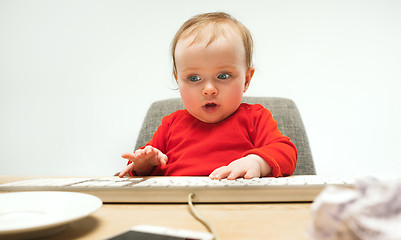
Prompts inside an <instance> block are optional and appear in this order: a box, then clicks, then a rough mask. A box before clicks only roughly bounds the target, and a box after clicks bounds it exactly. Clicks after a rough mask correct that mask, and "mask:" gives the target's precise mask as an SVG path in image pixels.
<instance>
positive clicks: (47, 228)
mask: <svg viewBox="0 0 401 240" xmlns="http://www.w3.org/2000/svg"><path fill="white" fill-rule="evenodd" d="M101 206H102V201H101V200H100V199H99V198H98V197H95V196H92V195H89V194H85V193H76V192H57V191H35V192H15V193H2V194H0V238H3V237H6V238H14V239H22V238H26V237H30V238H32V237H40V236H43V235H50V234H53V233H56V232H59V231H61V230H64V229H65V228H66V227H67V226H68V223H70V222H72V221H76V220H79V219H81V218H84V217H86V216H88V215H90V214H91V213H93V212H94V211H96V210H97V209H99V208H100V207H101Z"/></svg>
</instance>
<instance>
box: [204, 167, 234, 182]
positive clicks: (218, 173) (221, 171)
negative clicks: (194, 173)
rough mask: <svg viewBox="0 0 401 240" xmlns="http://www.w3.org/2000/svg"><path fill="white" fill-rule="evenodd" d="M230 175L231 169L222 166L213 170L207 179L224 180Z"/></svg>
mask: <svg viewBox="0 0 401 240" xmlns="http://www.w3.org/2000/svg"><path fill="white" fill-rule="evenodd" d="M230 173H231V169H230V168H229V167H227V166H223V167H219V168H217V169H215V170H214V171H213V172H212V173H211V174H210V175H209V177H210V178H211V179H216V180H220V179H223V178H226V177H227V176H228V175H230Z"/></svg>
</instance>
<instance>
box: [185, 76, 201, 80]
mask: <svg viewBox="0 0 401 240" xmlns="http://www.w3.org/2000/svg"><path fill="white" fill-rule="evenodd" d="M188 80H189V81H191V82H197V81H199V80H201V78H200V77H199V76H196V75H191V76H189V77H188Z"/></svg>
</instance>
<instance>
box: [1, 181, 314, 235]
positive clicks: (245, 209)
mask: <svg viewBox="0 0 401 240" xmlns="http://www.w3.org/2000/svg"><path fill="white" fill-rule="evenodd" d="M27 178H29V177H18V176H0V184H1V183H6V182H11V181H16V180H21V179H27ZM31 178H32V177H31ZM195 208H196V209H197V210H198V212H199V214H200V215H201V216H203V217H204V218H205V219H207V220H208V221H209V222H210V223H211V224H212V225H213V226H214V228H215V229H216V232H217V234H218V236H219V237H220V239H222V240H225V239H230V240H235V239H242V240H243V239H291V240H293V239H308V238H307V236H306V230H307V228H308V226H309V224H310V223H311V216H310V211H309V208H310V203H241V204H195ZM141 224H150V225H158V226H165V227H172V228H183V229H188V230H196V231H206V229H205V227H204V226H203V225H202V224H201V223H199V222H198V221H197V220H195V219H194V218H193V217H192V215H191V214H190V212H189V210H188V206H187V205H186V204H132V203H130V204H103V206H102V207H101V208H100V209H99V210H97V211H96V212H95V213H93V214H92V215H91V216H89V217H86V218H84V219H81V220H78V221H76V222H73V223H71V224H70V225H69V227H68V228H67V229H66V230H64V231H62V232H60V233H58V234H56V235H53V236H51V237H48V238H46V239H58V240H62V239H106V238H109V237H112V236H115V235H117V234H119V233H122V232H125V231H127V230H128V229H130V228H131V227H132V226H135V225H141Z"/></svg>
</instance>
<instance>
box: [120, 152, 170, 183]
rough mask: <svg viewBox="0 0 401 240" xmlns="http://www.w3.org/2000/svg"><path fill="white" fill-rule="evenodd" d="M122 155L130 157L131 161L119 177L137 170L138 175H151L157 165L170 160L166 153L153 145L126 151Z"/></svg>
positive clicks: (164, 163)
mask: <svg viewBox="0 0 401 240" xmlns="http://www.w3.org/2000/svg"><path fill="white" fill-rule="evenodd" d="M121 157H123V158H125V159H128V160H129V161H131V163H130V164H128V165H127V167H126V168H124V170H122V171H121V173H120V174H119V175H118V176H119V177H124V176H125V175H126V174H127V173H129V172H132V171H135V172H136V174H137V175H138V176H144V175H149V174H150V172H151V171H152V169H153V168H154V167H155V166H157V165H159V164H162V165H166V164H167V160H168V159H167V156H166V155H165V154H164V153H162V152H161V151H160V150H159V149H157V148H154V147H152V146H146V147H145V148H144V149H138V150H136V151H135V152H134V153H124V154H123V155H122V156H121Z"/></svg>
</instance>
